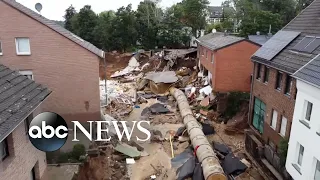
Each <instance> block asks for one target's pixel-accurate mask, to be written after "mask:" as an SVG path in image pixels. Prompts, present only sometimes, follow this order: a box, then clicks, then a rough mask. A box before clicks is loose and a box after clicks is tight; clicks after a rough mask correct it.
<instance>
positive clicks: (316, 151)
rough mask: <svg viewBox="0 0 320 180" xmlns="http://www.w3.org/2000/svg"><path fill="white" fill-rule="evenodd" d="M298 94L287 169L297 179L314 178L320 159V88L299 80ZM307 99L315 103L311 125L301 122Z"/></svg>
mask: <svg viewBox="0 0 320 180" xmlns="http://www.w3.org/2000/svg"><path fill="white" fill-rule="evenodd" d="M297 88H298V94H297V98H296V104H295V109H294V115H293V122H292V128H291V135H290V140H289V149H288V155H287V161H286V169H287V171H288V172H289V174H290V175H291V176H292V177H293V179H295V180H300V179H301V180H314V174H315V168H316V160H319V161H320V136H319V135H318V134H317V132H320V89H318V88H316V87H314V86H311V85H309V84H307V83H304V82H302V81H300V80H297ZM305 100H307V101H309V102H311V103H313V108H312V113H311V118H310V122H309V127H310V128H308V127H307V126H305V125H304V124H302V123H301V122H300V120H301V119H303V118H304V117H305ZM299 144H301V145H302V146H303V147H304V153H303V159H302V164H301V166H300V173H301V174H300V173H299V172H298V171H297V170H296V168H294V166H293V165H292V164H297V159H298V154H299Z"/></svg>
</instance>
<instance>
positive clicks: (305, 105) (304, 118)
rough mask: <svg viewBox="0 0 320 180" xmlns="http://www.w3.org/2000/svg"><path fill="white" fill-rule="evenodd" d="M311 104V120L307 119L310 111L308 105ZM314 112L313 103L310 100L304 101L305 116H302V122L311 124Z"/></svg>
mask: <svg viewBox="0 0 320 180" xmlns="http://www.w3.org/2000/svg"><path fill="white" fill-rule="evenodd" d="M309 103H311V105H312V109H311V113H310V119H309V120H308V119H306V116H307V110H308V104H309ZM312 111H313V103H312V102H310V101H308V100H304V107H303V114H302V120H304V121H306V122H307V123H309V122H310V121H311V117H312Z"/></svg>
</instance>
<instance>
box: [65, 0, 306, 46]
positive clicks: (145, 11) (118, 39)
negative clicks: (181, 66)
mask: <svg viewBox="0 0 320 180" xmlns="http://www.w3.org/2000/svg"><path fill="white" fill-rule="evenodd" d="M311 2H312V0H263V1H262V0H225V1H224V2H223V3H222V4H221V6H222V9H223V14H222V18H221V20H220V22H219V23H214V24H208V22H207V18H208V10H209V8H208V5H209V1H208V0H181V2H179V3H177V4H174V5H172V6H171V7H168V8H167V9H162V8H160V7H159V4H158V3H159V2H158V1H152V0H144V1H141V2H140V4H139V5H138V8H137V10H133V9H132V6H131V4H129V5H127V6H126V7H120V8H119V9H118V10H117V11H104V12H101V13H100V14H96V13H95V12H94V11H93V10H92V9H91V6H90V5H85V6H84V7H83V8H81V9H80V11H79V12H77V11H76V10H75V8H74V7H73V6H72V5H71V6H70V7H68V8H67V9H66V11H65V15H64V19H65V21H64V22H63V24H62V23H60V24H62V25H64V27H65V28H66V29H68V30H69V31H71V32H73V33H74V34H76V35H78V36H79V37H81V38H83V39H84V40H86V41H89V42H91V43H92V44H94V45H95V46H97V47H98V48H101V49H103V50H105V51H112V50H119V51H128V50H133V49H135V48H143V49H146V50H148V49H154V48H156V47H163V46H166V47H171V48H180V47H185V46H188V44H189V42H190V40H191V37H192V36H195V37H196V38H198V37H199V35H200V33H199V32H200V31H201V30H204V29H205V30H206V33H210V32H211V31H212V29H213V28H214V29H216V30H217V31H226V30H227V31H229V32H235V33H238V35H239V36H243V37H247V36H248V35H250V34H255V33H256V32H257V31H259V32H261V34H267V33H268V32H269V30H271V32H272V33H276V32H277V31H278V30H280V29H281V28H282V27H283V26H284V25H286V24H287V23H288V22H290V21H291V20H292V19H293V18H294V17H295V16H296V15H297V14H298V13H299V12H301V10H303V9H304V8H305V7H307V6H308V5H309V4H310V3H311Z"/></svg>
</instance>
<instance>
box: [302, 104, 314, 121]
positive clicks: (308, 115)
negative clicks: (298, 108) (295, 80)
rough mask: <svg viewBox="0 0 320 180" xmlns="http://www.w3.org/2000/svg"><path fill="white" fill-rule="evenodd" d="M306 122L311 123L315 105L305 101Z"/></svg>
mask: <svg viewBox="0 0 320 180" xmlns="http://www.w3.org/2000/svg"><path fill="white" fill-rule="evenodd" d="M305 106H306V107H305V113H306V114H305V118H304V119H305V120H307V121H310V118H311V113H312V106H313V104H312V103H311V102H309V101H305Z"/></svg>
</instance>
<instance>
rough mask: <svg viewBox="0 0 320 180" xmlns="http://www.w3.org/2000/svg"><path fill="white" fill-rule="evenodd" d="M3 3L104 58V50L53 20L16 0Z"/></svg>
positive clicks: (4, 0)
mask: <svg viewBox="0 0 320 180" xmlns="http://www.w3.org/2000/svg"><path fill="white" fill-rule="evenodd" d="M0 1H3V2H4V3H6V4H8V5H9V6H11V7H13V8H15V9H17V10H18V11H20V12H22V13H24V14H25V15H27V16H29V17H31V18H33V19H35V20H36V21H38V22H40V23H42V24H43V25H45V26H47V27H49V28H50V29H52V30H54V31H56V32H57V33H59V34H61V35H62V36H64V37H66V38H68V39H70V40H71V41H73V42H75V43H76V44H78V45H80V46H82V47H83V48H85V49H87V50H88V51H90V52H92V53H94V54H95V55H97V56H99V57H101V58H104V51H102V50H101V49H99V48H97V47H96V46H94V45H93V44H91V43H89V42H87V41H85V40H83V39H81V38H80V37H78V36H76V35H75V34H73V33H72V32H70V31H68V30H67V29H65V28H63V27H62V26H60V25H58V24H56V23H55V22H54V21H52V20H49V19H47V18H45V17H43V16H41V15H40V14H38V13H36V12H34V11H32V10H31V9H29V8H27V7H25V6H23V5H22V4H20V3H18V2H16V1H15V0H0Z"/></svg>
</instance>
